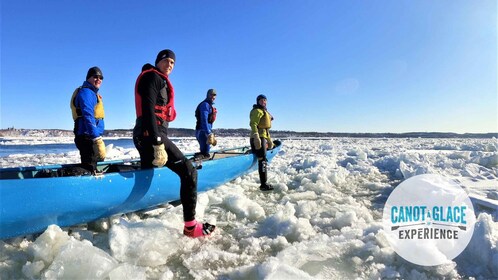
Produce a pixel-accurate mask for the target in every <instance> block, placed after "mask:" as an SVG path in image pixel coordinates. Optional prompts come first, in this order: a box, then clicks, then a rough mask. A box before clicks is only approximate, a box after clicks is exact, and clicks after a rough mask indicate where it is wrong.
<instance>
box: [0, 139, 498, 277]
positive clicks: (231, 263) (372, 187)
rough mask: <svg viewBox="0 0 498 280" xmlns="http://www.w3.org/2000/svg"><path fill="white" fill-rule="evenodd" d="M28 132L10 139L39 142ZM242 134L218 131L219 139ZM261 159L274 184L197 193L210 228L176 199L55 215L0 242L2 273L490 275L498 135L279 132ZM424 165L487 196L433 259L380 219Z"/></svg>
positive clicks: (496, 271)
mask: <svg viewBox="0 0 498 280" xmlns="http://www.w3.org/2000/svg"><path fill="white" fill-rule="evenodd" d="M9 141H10V140H9ZM33 141H38V140H30V139H27V138H22V139H16V140H15V143H16V144H17V145H33V146H36V145H38V144H35V143H34V142H33ZM50 141H51V142H50ZM175 141H176V143H177V144H178V146H179V147H180V149H181V150H183V151H184V152H195V151H196V150H197V143H196V141H195V140H194V139H193V138H181V139H176V140H175ZM247 142H248V141H247V139H246V138H220V139H218V143H219V146H218V147H219V148H225V147H234V146H242V145H246V144H247ZM43 143H67V139H64V138H60V139H59V138H53V139H52V138H48V139H44V140H43ZM9 145H10V144H9ZM0 147H2V146H1V145H0ZM107 154H108V156H109V158H108V159H131V158H137V157H138V153H137V152H136V150H135V149H134V148H130V147H127V148H125V147H120V146H116V145H113V144H108V145H107ZM77 161H78V152H77V150H76V149H74V150H72V151H69V152H63V153H50V154H35V153H30V152H29V150H27V151H25V152H23V153H17V154H11V155H8V156H5V157H0V166H1V167H11V166H29V165H39V164H54V163H74V162H77ZM269 170H270V171H269V181H270V183H271V184H273V185H274V186H275V191H273V192H268V193H263V192H261V191H259V187H258V186H259V185H258V182H259V179H258V174H257V172H253V173H250V174H248V175H245V176H243V177H240V178H237V179H236V180H234V181H232V182H229V183H227V184H225V185H222V186H220V187H219V188H216V189H214V190H211V191H209V192H206V193H201V194H199V197H198V207H197V218H198V219H199V220H204V221H209V222H212V223H215V224H216V225H217V230H216V231H215V232H214V233H213V234H212V235H211V236H210V237H208V238H203V239H190V238H187V237H184V236H183V234H182V226H183V221H182V208H181V206H178V207H173V206H165V207H162V208H158V209H154V210H151V211H148V212H139V213H130V214H127V215H122V216H116V217H110V218H108V219H103V220H100V221H97V222H95V223H90V224H88V225H86V224H85V225H78V226H75V227H71V228H63V229H61V228H59V227H58V226H56V225H52V226H50V227H49V228H48V229H47V230H46V231H45V232H44V233H42V234H41V235H33V236H26V237H18V238H13V239H9V240H4V241H0V279H62V278H64V279H76V278H78V279H81V278H84V279H177V278H194V279H220V278H221V279H248V278H249V279H378V278H404V279H430V278H448V279H454V278H468V277H474V278H476V279H493V278H494V279H496V278H498V246H497V245H498V222H497V218H498V215H497V213H496V211H497V210H496V208H494V207H495V206H496V205H498V142H497V140H496V139H413V138H411V139H409V138H406V139H387V138H382V139H366V138H323V139H287V140H284V141H283V148H282V151H281V152H280V154H279V155H277V156H276V157H275V158H274V159H273V161H272V162H271V164H270V167H269ZM426 173H435V174H440V175H443V176H446V177H449V178H452V179H454V180H456V181H457V182H459V183H460V184H461V185H462V187H463V188H464V189H465V190H466V191H467V192H468V193H469V194H470V195H471V196H472V197H479V198H480V199H481V200H482V201H485V202H486V203H488V204H486V205H487V206H486V207H484V206H483V207H482V208H479V207H476V210H479V213H477V214H478V216H477V222H476V225H475V230H474V235H473V237H472V240H471V242H470V244H469V246H467V248H466V249H465V250H464V251H463V253H462V254H460V256H458V257H457V258H455V259H454V260H453V262H451V263H448V264H445V265H440V266H433V267H424V266H418V265H415V264H411V263H409V262H407V261H405V260H404V259H402V258H401V257H399V256H398V255H397V254H396V253H395V252H394V251H393V249H392V248H391V247H390V245H389V242H388V241H387V239H386V235H385V233H384V231H383V227H382V211H383V206H384V203H385V201H386V199H387V197H388V195H389V193H390V192H391V191H392V190H393V188H395V187H396V186H397V185H398V184H399V183H400V182H402V181H403V180H405V179H407V178H410V177H412V176H415V175H418V174H426ZM486 212H487V213H486Z"/></svg>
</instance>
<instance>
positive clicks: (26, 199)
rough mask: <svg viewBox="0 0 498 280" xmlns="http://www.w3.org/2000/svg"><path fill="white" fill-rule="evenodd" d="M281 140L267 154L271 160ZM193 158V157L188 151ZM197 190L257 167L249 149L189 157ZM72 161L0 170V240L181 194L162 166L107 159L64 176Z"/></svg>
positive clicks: (126, 210) (161, 201)
mask: <svg viewBox="0 0 498 280" xmlns="http://www.w3.org/2000/svg"><path fill="white" fill-rule="evenodd" d="M281 146H282V143H281V142H280V141H278V140H277V141H275V148H273V149H272V150H269V151H268V152H267V157H268V160H271V159H272V158H273V157H274V156H275V155H276V154H277V153H278V152H279V150H280V148H281ZM187 156H192V155H187ZM194 165H195V166H196V167H197V171H198V186H197V191H198V192H203V191H207V190H210V189H213V188H215V187H218V186H220V185H222V184H225V183H227V182H229V181H231V180H233V179H235V178H237V177H240V176H241V175H243V174H246V173H248V172H251V171H254V170H256V169H257V165H258V164H257V159H256V157H255V156H254V155H253V154H252V153H251V152H250V147H238V148H232V149H225V150H219V151H214V152H213V153H212V154H211V158H210V159H207V160H204V161H202V162H199V161H194ZM75 166H77V165H70V164H68V165H51V166H36V167H15V168H3V169H0V210H1V212H0V239H6V238H11V237H16V236H21V235H27V234H33V233H38V232H42V231H44V230H45V229H46V228H47V227H48V226H49V225H51V224H57V225H59V226H61V227H66V226H72V225H76V224H81V223H86V222H90V221H94V220H97V219H100V218H104V217H108V216H111V215H116V214H121V213H129V212H134V211H138V210H143V209H147V208H151V207H154V206H158V205H161V204H164V203H167V202H171V201H176V200H178V199H179V198H180V179H179V178H178V176H177V175H176V174H175V173H173V172H172V171H171V170H169V169H168V168H166V167H163V168H154V169H147V170H140V168H139V167H138V166H139V161H138V160H136V161H128V162H125V161H106V162H101V163H99V165H98V169H99V170H102V171H103V173H102V174H101V175H97V176H92V175H86V176H67V174H68V172H66V173H64V172H62V171H63V170H71V169H74V167H75Z"/></svg>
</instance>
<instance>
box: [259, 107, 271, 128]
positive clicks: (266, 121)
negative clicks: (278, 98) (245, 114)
mask: <svg viewBox="0 0 498 280" xmlns="http://www.w3.org/2000/svg"><path fill="white" fill-rule="evenodd" d="M258 109H260V110H262V111H263V116H262V117H261V119H260V120H259V123H258V128H263V129H268V128H271V121H272V120H273V117H272V115H270V113H269V112H268V111H267V110H266V108H258Z"/></svg>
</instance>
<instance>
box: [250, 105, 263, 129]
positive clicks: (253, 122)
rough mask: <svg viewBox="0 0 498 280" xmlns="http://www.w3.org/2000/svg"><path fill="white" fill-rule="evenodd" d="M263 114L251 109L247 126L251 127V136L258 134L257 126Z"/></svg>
mask: <svg viewBox="0 0 498 280" xmlns="http://www.w3.org/2000/svg"><path fill="white" fill-rule="evenodd" d="M263 115H264V113H263V111H261V110H258V109H253V110H252V111H251V114H250V120H249V126H250V127H251V135H253V134H258V135H259V132H258V124H259V121H260V120H261V117H263Z"/></svg>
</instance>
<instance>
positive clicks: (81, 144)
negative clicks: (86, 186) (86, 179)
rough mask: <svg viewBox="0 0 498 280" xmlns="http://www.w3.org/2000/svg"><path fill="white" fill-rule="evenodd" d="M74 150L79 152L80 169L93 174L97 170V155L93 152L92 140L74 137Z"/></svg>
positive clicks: (78, 136)
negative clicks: (76, 149)
mask: <svg viewBox="0 0 498 280" xmlns="http://www.w3.org/2000/svg"><path fill="white" fill-rule="evenodd" d="M74 143H75V144H76V148H78V150H80V157H81V167H83V168H84V169H86V170H88V171H90V172H93V171H95V170H96V168H97V155H96V154H95V151H94V150H93V140H92V139H90V137H88V136H84V135H76V136H75V137H74Z"/></svg>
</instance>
